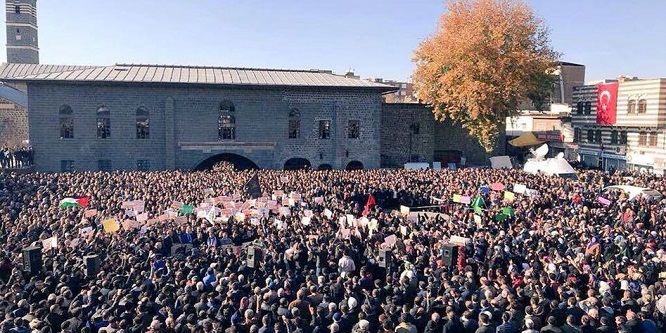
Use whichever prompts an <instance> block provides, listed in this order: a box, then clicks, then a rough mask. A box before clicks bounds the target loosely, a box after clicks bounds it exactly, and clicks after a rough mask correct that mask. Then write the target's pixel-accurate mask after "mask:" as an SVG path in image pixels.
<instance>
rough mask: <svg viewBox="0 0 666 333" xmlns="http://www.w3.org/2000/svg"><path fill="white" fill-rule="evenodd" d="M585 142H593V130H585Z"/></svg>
mask: <svg viewBox="0 0 666 333" xmlns="http://www.w3.org/2000/svg"><path fill="white" fill-rule="evenodd" d="M587 142H589V143H593V142H594V130H587Z"/></svg>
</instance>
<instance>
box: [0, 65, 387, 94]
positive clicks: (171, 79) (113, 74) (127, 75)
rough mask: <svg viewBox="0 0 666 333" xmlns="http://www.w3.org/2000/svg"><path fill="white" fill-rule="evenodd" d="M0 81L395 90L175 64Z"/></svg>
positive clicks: (51, 72)
mask: <svg viewBox="0 0 666 333" xmlns="http://www.w3.org/2000/svg"><path fill="white" fill-rule="evenodd" d="M0 80H10V81H69V82H124V83H177V84H210V85H253V86H310V87H351V88H375V89H379V90H383V91H392V90H395V88H394V87H391V86H388V85H385V84H381V83H376V82H370V81H366V80H359V79H352V78H346V77H344V76H339V75H334V74H332V73H331V72H330V71H320V70H283V69H262V68H230V67H198V66H174V65H142V64H116V65H113V66H50V65H27V64H2V66H0Z"/></svg>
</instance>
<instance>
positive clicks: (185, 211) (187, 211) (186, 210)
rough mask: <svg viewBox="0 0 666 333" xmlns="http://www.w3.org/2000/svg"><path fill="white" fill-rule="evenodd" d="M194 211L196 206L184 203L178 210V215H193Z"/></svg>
mask: <svg viewBox="0 0 666 333" xmlns="http://www.w3.org/2000/svg"><path fill="white" fill-rule="evenodd" d="M192 213H194V206H192V205H183V207H180V210H179V211H178V215H180V216H187V215H192Z"/></svg>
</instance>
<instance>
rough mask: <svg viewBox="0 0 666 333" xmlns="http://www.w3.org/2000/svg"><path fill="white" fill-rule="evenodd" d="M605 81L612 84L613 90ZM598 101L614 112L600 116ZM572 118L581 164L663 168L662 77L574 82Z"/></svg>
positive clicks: (665, 107)
mask: <svg viewBox="0 0 666 333" xmlns="http://www.w3.org/2000/svg"><path fill="white" fill-rule="evenodd" d="M605 86H611V87H612V86H616V88H613V89H616V92H615V91H614V90H613V89H610V90H611V92H608V90H604V88H603V87H605ZM613 93H615V96H613ZM609 102H610V103H609ZM612 102H615V103H612ZM599 106H601V107H602V108H604V107H605V110H607V111H609V110H610V111H614V114H611V115H610V118H606V119H603V118H604V116H603V115H602V114H601V113H598V112H597V110H598V108H599ZM613 118H614V119H613ZM572 124H573V127H574V141H575V142H576V143H577V144H578V154H579V156H580V161H581V162H582V163H583V164H585V165H587V166H591V167H599V168H603V169H604V170H610V169H632V170H640V171H649V172H654V173H658V174H663V173H664V170H666V140H665V139H666V137H665V135H666V79H663V78H661V79H649V80H641V79H637V78H626V77H620V78H619V79H618V80H606V81H603V82H599V83H598V84H588V85H584V86H579V87H574V89H573V111H572Z"/></svg>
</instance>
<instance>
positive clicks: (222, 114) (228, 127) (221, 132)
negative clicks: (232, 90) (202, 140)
mask: <svg viewBox="0 0 666 333" xmlns="http://www.w3.org/2000/svg"><path fill="white" fill-rule="evenodd" d="M234 112H236V106H235V105H234V103H233V102H232V101H230V100H224V101H222V102H220V108H219V116H218V122H217V138H218V140H236V117H234V116H233V115H232V113H234Z"/></svg>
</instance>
